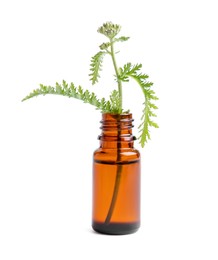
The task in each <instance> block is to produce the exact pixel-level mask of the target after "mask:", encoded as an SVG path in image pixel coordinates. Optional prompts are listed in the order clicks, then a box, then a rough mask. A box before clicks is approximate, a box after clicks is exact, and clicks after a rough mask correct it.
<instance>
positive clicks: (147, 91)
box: [119, 63, 158, 147]
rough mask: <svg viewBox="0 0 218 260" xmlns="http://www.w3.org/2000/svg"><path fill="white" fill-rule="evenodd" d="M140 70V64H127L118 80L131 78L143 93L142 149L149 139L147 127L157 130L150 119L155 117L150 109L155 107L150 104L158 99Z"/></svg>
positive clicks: (140, 130)
mask: <svg viewBox="0 0 218 260" xmlns="http://www.w3.org/2000/svg"><path fill="white" fill-rule="evenodd" d="M141 68H142V65H141V64H136V65H131V63H127V64H125V65H124V67H123V68H121V69H120V75H119V78H120V80H122V81H124V82H126V81H129V78H133V79H134V80H136V82H137V83H138V84H139V86H140V87H141V89H142V91H143V94H144V98H145V102H144V103H143V105H144V109H143V114H142V118H141V120H142V123H141V124H140V125H139V133H140V136H139V142H140V144H141V146H142V147H144V145H145V142H147V141H148V139H150V133H149V127H155V128H158V124H157V123H155V122H153V121H152V119H151V118H152V117H156V114H155V113H154V112H153V111H152V109H157V106H156V105H155V104H153V103H151V102H150V101H151V100H157V99H158V98H157V97H156V96H155V92H154V91H153V90H151V86H152V85H153V83H152V82H148V81H147V78H148V75H146V74H142V73H139V71H140V69H141Z"/></svg>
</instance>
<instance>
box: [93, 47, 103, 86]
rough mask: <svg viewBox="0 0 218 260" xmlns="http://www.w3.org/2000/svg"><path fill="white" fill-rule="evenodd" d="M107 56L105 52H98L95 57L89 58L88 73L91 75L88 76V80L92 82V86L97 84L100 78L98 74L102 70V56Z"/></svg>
mask: <svg viewBox="0 0 218 260" xmlns="http://www.w3.org/2000/svg"><path fill="white" fill-rule="evenodd" d="M105 54H107V52H105V51H99V52H98V53H97V54H96V55H95V56H93V57H92V58H91V64H90V71H91V73H90V74H89V76H90V77H91V78H90V80H91V81H92V85H94V84H95V83H97V82H98V78H100V74H99V72H100V71H101V68H102V62H103V58H104V55H105Z"/></svg>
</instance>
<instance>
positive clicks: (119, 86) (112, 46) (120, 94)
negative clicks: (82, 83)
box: [110, 40, 123, 114]
mask: <svg viewBox="0 0 218 260" xmlns="http://www.w3.org/2000/svg"><path fill="white" fill-rule="evenodd" d="M110 42H111V52H110V54H111V57H112V61H113V65H114V69H115V73H116V77H117V84H118V92H119V97H120V102H119V114H121V113H122V109H123V93H122V82H121V80H120V79H119V71H118V67H117V63H116V59H115V53H114V43H113V40H111V41H110Z"/></svg>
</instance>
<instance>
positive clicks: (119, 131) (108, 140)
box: [98, 113, 135, 149]
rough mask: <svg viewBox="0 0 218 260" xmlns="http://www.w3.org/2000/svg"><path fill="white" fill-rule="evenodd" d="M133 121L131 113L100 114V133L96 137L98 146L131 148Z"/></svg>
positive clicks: (133, 138)
mask: <svg viewBox="0 0 218 260" xmlns="http://www.w3.org/2000/svg"><path fill="white" fill-rule="evenodd" d="M133 121H134V120H133V119H132V114H121V115H117V114H109V113H105V114H102V120H101V124H102V125H101V129H102V133H101V135H99V137H98V139H99V140H100V146H101V147H102V148H108V149H120V148H133V144H134V140H135V137H134V136H133V135H132V128H133V125H132V122H133Z"/></svg>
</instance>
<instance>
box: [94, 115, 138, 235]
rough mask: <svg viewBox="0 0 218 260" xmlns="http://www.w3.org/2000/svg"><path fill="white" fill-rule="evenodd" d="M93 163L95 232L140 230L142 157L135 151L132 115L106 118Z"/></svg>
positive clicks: (120, 232) (104, 117)
mask: <svg viewBox="0 0 218 260" xmlns="http://www.w3.org/2000/svg"><path fill="white" fill-rule="evenodd" d="M102 116H103V120H102V134H101V135H100V137H99V139H100V148H99V149H97V150H96V151H95V152H94V158H93V159H94V160H93V219H92V227H93V229H94V230H95V231H97V232H100V233H106V234H117V235H121V234H129V233H133V232H135V231H137V230H138V228H139V226H140V153H139V151H137V150H136V149H135V148H134V147H133V142H134V137H133V136H132V121H133V120H132V115H131V114H125V115H111V114H103V115H102Z"/></svg>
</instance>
